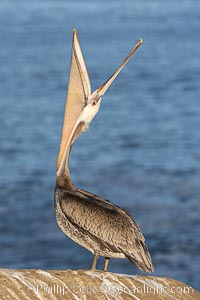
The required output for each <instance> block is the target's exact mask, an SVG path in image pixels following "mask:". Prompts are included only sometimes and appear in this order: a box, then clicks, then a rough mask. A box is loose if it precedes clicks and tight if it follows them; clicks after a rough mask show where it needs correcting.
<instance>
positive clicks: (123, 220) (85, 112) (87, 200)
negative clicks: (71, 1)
mask: <svg viewBox="0 0 200 300" xmlns="http://www.w3.org/2000/svg"><path fill="white" fill-rule="evenodd" d="M141 43H142V40H141V39H140V40H139V42H138V43H137V44H136V45H135V46H134V48H133V49H132V50H131V51H130V52H129V54H128V55H127V57H126V58H125V59H124V61H123V62H122V63H121V65H120V66H119V67H118V68H117V70H116V71H115V72H114V73H113V75H112V76H111V77H110V78H109V79H108V80H107V81H106V82H105V83H104V84H103V85H102V86H101V87H100V88H98V89H97V90H96V91H94V92H93V93H92V91H91V85H90V80H89V76H88V72H87V68H86V65H85V62H84V58H83V55H82V51H81V48H80V44H79V41H78V36H77V31H76V30H74V33H73V40H72V57H71V67H70V76H69V83H68V93H67V100H66V107H65V113H64V121H63V129H62V135H61V142H60V150H59V154H58V161H57V174H56V175H57V176H56V188H55V211H56V219H57V223H58V225H59V227H60V229H61V230H62V231H63V233H64V234H65V235H67V236H68V237H69V238H71V239H72V240H73V241H74V242H76V243H78V244H79V245H81V246H82V247H84V248H86V249H87V250H89V251H90V252H92V253H93V255H94V258H93V262H92V266H91V269H93V270H94V269H96V264H97V260H98V257H99V256H103V257H104V258H105V260H104V265H103V270H104V271H106V270H107V267H108V263H109V259H110V258H128V259H129V260H130V261H131V262H132V263H133V264H135V265H136V266H137V267H138V268H139V269H141V270H143V271H147V272H152V271H153V265H152V262H151V257H150V254H149V252H148V249H147V246H146V245H145V240H144V237H143V235H142V233H141V231H140V229H139V226H138V225H137V224H136V222H135V221H134V220H133V218H132V217H131V216H130V214H129V213H128V212H127V211H126V210H124V209H123V208H120V207H118V206H117V205H115V204H113V203H111V202H110V201H108V200H106V199H103V198H101V197H99V196H97V195H95V194H92V193H89V192H87V191H85V190H82V189H78V188H76V187H75V185H74V184H73V182H72V180H71V177H70V172H69V165H68V161H69V154H70V151H71V147H72V145H73V144H74V142H75V140H76V139H77V137H78V136H79V135H80V134H81V133H82V132H83V131H86V130H87V129H88V126H89V123H90V122H91V121H92V119H93V118H94V116H95V115H96V113H97V112H98V110H99V107H100V104H101V100H102V96H103V95H104V93H105V92H106V90H107V89H108V88H109V86H110V85H111V83H112V82H113V80H114V79H115V78H116V76H117V75H118V74H119V73H120V71H121V70H122V69H123V67H124V66H125V64H126V63H127V62H128V60H129V59H130V57H131V56H132V54H133V53H134V52H135V51H136V49H137V48H138V47H139V46H140V45H141Z"/></svg>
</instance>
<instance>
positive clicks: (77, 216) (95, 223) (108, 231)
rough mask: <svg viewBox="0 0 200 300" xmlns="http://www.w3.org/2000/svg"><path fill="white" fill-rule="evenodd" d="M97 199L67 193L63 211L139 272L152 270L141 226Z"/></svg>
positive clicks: (88, 233)
mask: <svg viewBox="0 0 200 300" xmlns="http://www.w3.org/2000/svg"><path fill="white" fill-rule="evenodd" d="M81 192H82V191H81ZM90 195H92V194H90ZM94 196H95V195H94ZM96 197H97V198H95V197H92V196H91V197H88V196H87V195H86V194H85V196H84V195H83V194H82V193H81V194H80V192H76V193H74V192H73V193H70V192H66V193H65V195H64V198H63V201H62V202H61V208H62V211H63V213H64V214H65V215H66V217H67V218H68V219H69V220H70V221H71V222H72V223H73V224H74V225H75V226H76V227H78V228H79V230H80V231H81V232H84V234H85V235H88V236H89V237H90V238H92V239H94V240H95V241H96V242H97V243H98V244H100V245H103V246H104V247H106V248H107V249H109V250H112V251H114V252H117V253H123V254H124V255H125V256H126V257H127V258H128V259H130V260H131V261H132V262H133V263H135V264H136V265H137V266H138V267H139V268H140V269H142V270H148V271H151V270H152V268H153V267H152V263H151V258H150V255H149V252H148V249H147V247H146V245H145V243H144V237H143V235H142V233H141V231H140V229H139V227H138V225H137V224H136V223H135V221H134V220H133V219H132V218H131V217H130V215H128V214H127V213H126V211H125V210H123V209H121V208H119V207H117V206H115V205H114V204H112V203H110V202H109V201H107V200H105V199H102V201H101V198H100V197H98V196H96ZM65 199H67V201H65Z"/></svg>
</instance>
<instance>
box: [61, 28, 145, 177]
mask: <svg viewBox="0 0 200 300" xmlns="http://www.w3.org/2000/svg"><path fill="white" fill-rule="evenodd" d="M141 44H142V39H140V40H139V41H138V42H137V44H136V45H135V46H134V47H133V49H132V50H131V51H130V52H129V54H128V55H127V57H126V58H125V59H124V60H123V62H122V63H121V64H120V66H119V67H118V68H117V70H116V71H115V72H114V73H113V74H112V75H111V76H110V78H109V79H108V80H107V81H105V82H104V83H103V84H102V85H101V86H100V87H99V88H98V89H97V90H96V91H94V92H93V93H92V91H91V84H90V79H89V76H88V72H87V68H86V65H85V61H84V58H83V55H82V51H81V47H80V44H79V41H78V35H77V31H76V29H74V32H73V40H72V57H71V67H70V76H69V83H68V93H67V99H66V106H65V113H64V121H63V128H62V136H61V142H60V150H59V154H58V161H57V180H58V178H59V177H61V176H63V175H64V174H65V177H67V178H70V176H69V168H68V159H69V152H70V149H71V146H72V145H73V143H74V142H75V140H76V139H77V137H78V136H79V135H80V134H81V133H82V132H83V131H86V130H87V129H88V126H89V124H90V122H91V121H92V120H93V118H94V117H95V115H96V114H97V112H98V111H99V108H100V104H101V100H102V97H103V95H104V94H105V92H106V91H107V90H108V88H109V87H110V85H111V84H112V82H113V81H114V80H115V78H116V77H117V75H118V74H119V73H120V71H121V70H122V69H123V67H124V66H125V65H126V63H127V62H128V61H129V59H130V57H131V56H132V55H133V53H134V52H135V51H136V50H137V48H138V47H139V46H140V45H141Z"/></svg>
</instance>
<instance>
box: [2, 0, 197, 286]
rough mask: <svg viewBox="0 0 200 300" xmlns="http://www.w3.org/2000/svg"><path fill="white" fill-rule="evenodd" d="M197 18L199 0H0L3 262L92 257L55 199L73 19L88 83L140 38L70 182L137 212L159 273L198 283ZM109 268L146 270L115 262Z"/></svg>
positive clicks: (75, 161)
mask: <svg viewBox="0 0 200 300" xmlns="http://www.w3.org/2000/svg"><path fill="white" fill-rule="evenodd" d="M199 20H200V2H198V1H195V0H190V1H189V0H183V1H181V2H180V1H178V0H169V1H167V2H164V1H159V0H149V1H148V3H147V1H130V0H125V1H118V0H117V1H116V0H115V1H113V0H108V1H100V0H96V1H95V0H94V1H90V0H88V1H64V0H60V1H53V0H46V1H43V2H41V1H38V0H36V1H31V2H27V1H25V0H21V1H14V0H6V1H1V3H0V41H1V47H0V134H1V142H0V169H1V172H0V251H1V255H0V267H3V268H44V269H59V268H61V269H68V268H72V269H79V268H88V267H89V266H90V264H91V260H92V255H91V254H90V253H89V252H87V251H86V250H85V249H83V248H81V247H80V246H78V245H76V244H75V243H73V242H72V241H70V240H69V239H68V238H66V237H65V236H64V235H63V234H62V232H61V231H60V229H59V228H58V226H57V224H56V220H55V214H54V204H53V195H54V186H55V169H56V160H57V154H58V148H59V141H60V134H61V127H62V118H63V110H64V105H65V97H66V89H67V81H68V74H69V66H70V56H71V37H72V31H73V28H74V27H76V28H77V30H78V33H79V39H80V43H81V45H82V50H83V53H84V57H85V60H86V64H87V67H88V70H89V74H90V78H91V83H92V87H93V89H96V88H97V87H99V86H100V85H101V84H102V83H103V82H104V81H105V80H106V79H107V78H108V77H109V76H110V75H111V74H112V72H113V71H114V70H115V68H116V67H117V66H118V64H119V63H120V62H121V61H122V59H123V58H124V57H125V56H126V54H127V53H128V52H129V50H130V49H131V48H132V47H133V45H134V43H136V42H137V40H138V39H139V38H140V37H142V38H143V40H144V44H143V45H142V46H141V47H140V49H139V50H138V51H137V53H136V54H135V55H134V57H133V58H132V59H131V61H130V62H129V63H128V65H127V66H126V68H125V69H124V70H123V72H122V73H121V74H120V75H119V77H118V78H117V79H116V81H115V82H114V83H113V85H112V87H111V88H110V89H109V91H108V92H107V93H106V95H105V96H104V98H103V100H102V104H101V109H100V112H99V113H98V115H97V116H96V118H95V120H94V121H93V122H92V124H91V126H90V130H89V132H87V133H84V134H83V135H82V136H81V137H80V138H79V140H78V141H77V142H76V144H75V145H74V147H73V151H72V153H71V157H70V168H71V176H72V178H73V181H74V182H75V184H76V185H77V186H78V187H80V188H84V189H86V190H88V191H91V192H93V193H96V194H98V195H101V196H103V197H105V198H107V199H110V200H111V201H112V202H114V203H116V204H118V205H120V206H122V207H124V208H126V209H127V210H128V211H129V212H130V213H131V214H132V216H133V217H134V219H135V220H136V221H137V223H138V224H139V226H140V228H141V229H142V232H143V234H144V236H145V238H146V243H147V245H148V247H149V251H150V253H151V255H152V260H153V263H154V267H155V272H154V274H155V275H158V276H168V277H173V278H176V279H178V280H180V281H184V282H186V283H188V284H190V285H192V286H193V287H195V288H197V289H200V274H199V267H200V230H199V228H200V217H199V216H200V201H199V199H200V184H199V182H200V131H199V128H200V85H199V78H200V53H199V49H200V39H199V36H200V26H199ZM101 263H102V260H100V262H99V265H98V267H99V268H100V266H101ZM109 270H110V271H113V272H119V273H128V274H140V273H141V272H140V271H138V270H137V269H136V268H135V267H134V266H133V265H132V264H131V263H130V262H129V261H128V260H120V259H119V260H117V259H113V260H111V263H110V266H109ZM143 274H144V273H143Z"/></svg>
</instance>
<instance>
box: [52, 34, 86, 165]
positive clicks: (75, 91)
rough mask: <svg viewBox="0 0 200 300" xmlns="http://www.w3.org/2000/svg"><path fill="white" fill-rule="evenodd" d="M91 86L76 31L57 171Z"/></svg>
mask: <svg viewBox="0 0 200 300" xmlns="http://www.w3.org/2000/svg"><path fill="white" fill-rule="evenodd" d="M90 94H91V85H90V80H89V76H88V72H87V68H86V65H85V62H84V58H83V55H82V51H81V47H80V44H79V41H78V36H77V32H76V30H74V34H73V41H72V57H71V67H70V76H69V82H68V93H67V99H66V106H65V113H64V121H63V129H62V136H61V142H60V151H59V155H58V162H57V169H58V168H59V166H60V163H61V160H62V157H63V154H64V152H65V149H66V148H67V147H68V145H69V144H70V141H71V138H72V136H73V130H74V128H75V124H76V121H77V119H78V117H79V116H80V114H81V112H82V111H83V109H84V107H85V106H86V104H87V99H88V97H89V95H90Z"/></svg>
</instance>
